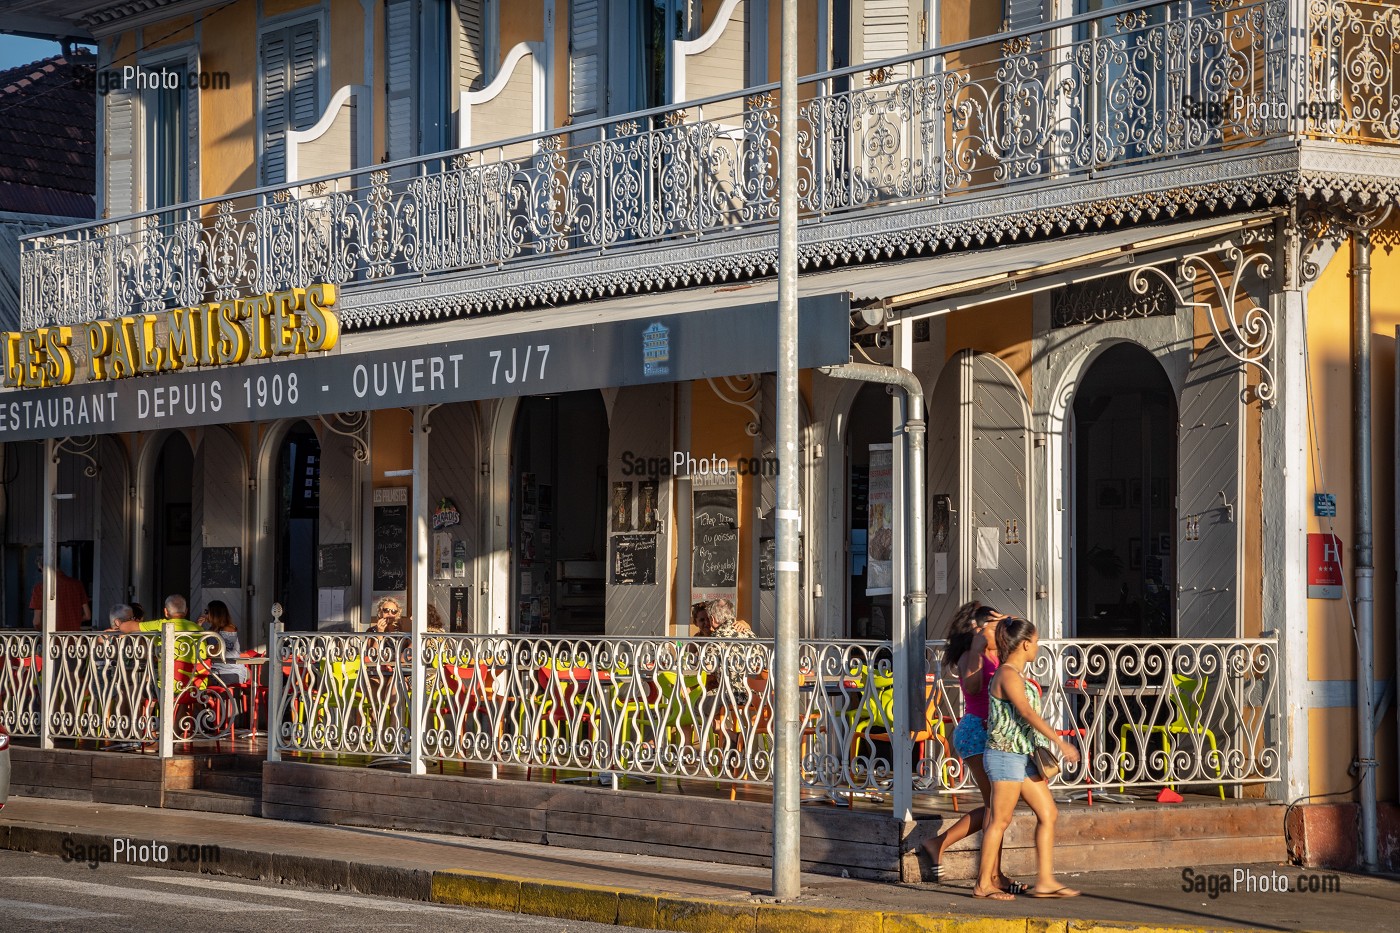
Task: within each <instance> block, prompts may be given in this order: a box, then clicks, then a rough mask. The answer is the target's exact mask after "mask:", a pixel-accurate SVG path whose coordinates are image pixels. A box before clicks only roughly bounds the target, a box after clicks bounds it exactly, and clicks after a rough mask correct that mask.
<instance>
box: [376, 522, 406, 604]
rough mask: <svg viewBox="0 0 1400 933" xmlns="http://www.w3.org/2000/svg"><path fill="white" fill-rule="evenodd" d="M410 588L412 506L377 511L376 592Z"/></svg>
mask: <svg viewBox="0 0 1400 933" xmlns="http://www.w3.org/2000/svg"><path fill="white" fill-rule="evenodd" d="M407 588H408V506H406V505H376V506H375V507H374V589H375V591H376V592H383V591H402V590H405V589H407Z"/></svg>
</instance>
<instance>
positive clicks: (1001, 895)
mask: <svg viewBox="0 0 1400 933" xmlns="http://www.w3.org/2000/svg"><path fill="white" fill-rule="evenodd" d="M972 896H973V897H975V898H978V899H979V900H988V901H1014V900H1016V898H1015V897H1014V896H1013V895H1010V894H1007V893H1006V892H1005V891H1003V890H1001V889H1000V888H992V889H991V890H990V891H984V890H982V889H980V888H977V887H974V888H973V889H972Z"/></svg>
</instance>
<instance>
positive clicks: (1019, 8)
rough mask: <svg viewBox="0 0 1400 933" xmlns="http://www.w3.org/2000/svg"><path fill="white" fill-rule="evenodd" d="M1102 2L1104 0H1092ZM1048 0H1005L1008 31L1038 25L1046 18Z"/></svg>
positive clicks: (1004, 17)
mask: <svg viewBox="0 0 1400 933" xmlns="http://www.w3.org/2000/svg"><path fill="white" fill-rule="evenodd" d="M1090 2H1102V0H1090ZM1045 3H1046V0H1003V4H1002V12H1003V16H1002V22H1004V23H1005V24H1006V29H1007V31H1008V32H1011V31H1015V30H1017V29H1028V28H1030V27H1031V26H1038V25H1040V24H1041V23H1042V22H1044V20H1045Z"/></svg>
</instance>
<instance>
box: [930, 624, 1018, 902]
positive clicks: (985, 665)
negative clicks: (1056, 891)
mask: <svg viewBox="0 0 1400 933" xmlns="http://www.w3.org/2000/svg"><path fill="white" fill-rule="evenodd" d="M1004 618H1006V617H1005V616H1003V615H1002V614H1001V613H1000V612H997V611H996V610H995V609H993V608H992V607H991V606H984V605H982V604H981V603H979V602H975V601H974V602H970V603H964V604H963V605H961V606H959V607H958V611H957V613H956V614H955V615H954V616H953V621H952V623H951V624H950V625H949V626H948V636H947V641H946V643H945V645H944V648H943V668H944V670H948V671H953V672H954V673H956V674H957V676H958V684H959V685H960V686H961V687H962V695H963V717H962V719H960V720H958V726H957V728H956V729H954V730H953V748H954V749H955V750H956V751H957V753H958V757H960V758H961V759H962V760H963V762H964V764H966V765H967V770H968V772H969V773H971V774H972V780H973V781H974V782H975V783H976V784H977V789H978V791H980V792H981V794H982V806H980V807H978V808H977V809H975V810H972V811H970V812H968V813H965V814H963V816H962V818H961V819H960V820H958V821H957V822H956V823H954V824H953V825H952V826H950V827H948V828H947V829H945V830H944V831H943V832H941V833H939V834H938V835H937V836H934V837H933V838H931V839H928V840H925V842H924V850H925V851H926V852H928V854H929V858H931V859H932V860H933V877H932V879H931V880H933V881H942V880H943V853H944V852H946V851H947V850H948V847H949V846H951V845H952V844H953V843H955V842H957V841H958V840H960V839H966V838H967V837H968V836H971V835H972V834H973V833H980V832H981V831H982V822H983V820H984V819H985V818H986V815H987V803H988V802H989V800H990V799H991V793H992V785H991V782H990V781H988V780H987V769H986V768H985V767H983V765H982V753H983V752H985V751H986V750H987V714H988V700H987V685H988V684H989V683H990V682H991V679H992V675H993V674H995V673H996V669H997V667H998V665H999V664H1000V663H1001V662H1000V660H999V659H998V657H997V642H996V629H997V623H998V622H999V621H1000V620H1002V619H1004ZM995 875H996V879H997V885H998V886H999V887H1000V888H1001V889H1002V890H1003V891H1009V892H1010V893H1012V894H1023V893H1025V889H1026V886H1025V885H1023V884H1021V883H1020V882H1015V881H1010V880H1008V879H1007V878H1006V877H1005V876H1003V875H1002V874H1001V863H1000V862H998V863H997V865H996V870H995Z"/></svg>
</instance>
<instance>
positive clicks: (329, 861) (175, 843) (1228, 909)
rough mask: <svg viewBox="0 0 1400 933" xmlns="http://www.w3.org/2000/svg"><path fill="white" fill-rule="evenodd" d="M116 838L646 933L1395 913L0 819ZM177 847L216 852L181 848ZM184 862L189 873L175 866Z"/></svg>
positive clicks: (1365, 886)
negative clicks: (782, 894) (779, 877)
mask: <svg viewBox="0 0 1400 933" xmlns="http://www.w3.org/2000/svg"><path fill="white" fill-rule="evenodd" d="M117 838H121V839H130V840H133V841H135V842H138V843H139V842H157V843H161V844H164V845H166V846H168V847H169V850H170V855H169V860H168V861H167V862H165V863H158V862H155V861H152V862H149V863H148V864H150V865H151V867H161V868H178V869H185V870H190V871H204V872H211V873H218V874H225V875H231V876H234V877H240V878H250V879H263V880H272V881H281V882H285V883H293V884H304V885H310V886H316V887H323V888H331V889H338V890H354V891H358V892H361V893H364V894H373V895H384V896H392V897H404V898H411V899H416V900H432V901H437V902H441V903H449V904H471V905H474V906H479V907H489V908H492V909H497V910H506V911H512V912H521V913H530V914H537V915H541V916H552V917H561V918H564V919H577V920H591V921H598V922H603V923H616V924H620V925H626V926H637V927H644V928H650V929H658V930H695V931H709V930H714V931H723V933H729V931H744V930H750V931H755V933H758V931H769V930H772V931H778V930H813V929H821V930H822V931H823V933H836V931H872V933H897V931H898V933H903V931H945V930H947V931H952V930H954V929H956V930H975V931H977V933H1003V931H1006V933H1010V931H1015V933H1032V931H1040V930H1050V931H1063V933H1069V931H1081V930H1083V931H1090V930H1094V931H1103V933H1109V931H1113V930H1124V929H1140V928H1142V927H1144V926H1147V927H1153V928H1157V929H1161V930H1199V929H1221V928H1230V929H1251V930H1258V929H1264V930H1335V931H1348V933H1350V931H1355V933H1370V931H1373V930H1377V929H1381V928H1383V927H1385V926H1386V925H1388V924H1390V923H1392V922H1393V920H1394V917H1395V915H1396V911H1397V909H1398V908H1400V883H1397V882H1396V881H1394V880H1388V879H1381V878H1367V877H1363V876H1357V875H1345V874H1344V875H1341V877H1340V887H1341V890H1340V892H1331V893H1301V892H1290V893H1244V892H1240V893H1235V892H1232V891H1229V890H1225V891H1223V892H1219V890H1218V888H1217V891H1218V896H1217V897H1215V898H1211V897H1210V896H1209V894H1207V893H1195V892H1191V893H1188V892H1185V891H1183V889H1182V888H1183V883H1182V877H1183V876H1182V871H1181V870H1180V869H1160V870H1149V871H1125V872H1097V873H1085V874H1079V875H1070V874H1064V875H1062V876H1061V880H1062V881H1064V882H1065V883H1067V884H1069V885H1071V886H1073V887H1076V888H1078V889H1080V890H1082V891H1083V892H1084V895H1083V896H1082V897H1078V898H1074V899H1070V900H1041V899H1031V898H1026V897H1021V898H1017V899H1016V900H1015V901H1014V902H1011V903H998V902H988V901H980V900H973V899H972V898H971V897H970V884H969V883H966V882H960V883H955V884H952V885H931V884H930V885H895V884H881V883H877V882H869V881H856V880H852V879H843V878H831V877H827V876H824V875H810V874H804V875H803V892H804V897H803V898H802V899H801V900H800V901H799V902H797V903H796V904H791V905H775V904H773V903H772V902H771V901H769V900H768V899H766V898H765V897H764V896H763V894H764V892H766V891H767V889H768V885H769V872H768V870H767V869H765V868H759V867H753V868H746V867H741V866H731V865H715V864H706V863H700V862H690V861H684V860H679V859H665V858H656V857H647V858H644V859H643V858H639V857H636V856H630V855H624V854H617V853H610V852H593V851H581V850H576V849H565V848H560V847H555V846H545V845H528V844H523V843H513V842H500V841H494V840H486V839H469V838H464V837H459V836H437V835H429V834H423V833H411V832H405V831H395V830H376V829H361V828H357V827H342V826H322V825H311V824H302V823H286V822H279V821H274V820H263V819H259V818H256V817H239V816H224V815H221V814H205V813H191V812H185V811H173V810H153V809H147V808H143V807H127V806H112V805H109V804H92V803H81V802H73V801H63V800H47V799H37V798H23V797H19V798H12V799H11V801H10V804H9V806H8V807H6V808H5V810H4V811H3V813H0V848H7V849H15V850H20V851H30V852H37V853H41V854H47V855H54V856H60V857H61V856H63V855H64V854H65V853H66V854H68V855H69V857H70V858H71V857H72V856H73V855H74V854H75V853H78V852H79V849H78V848H77V847H83V849H82V853H84V854H86V853H90V852H96V851H102V850H100V849H94V848H93V847H94V846H103V845H105V846H107V847H108V848H107V849H106V852H110V851H111V848H110V847H111V843H112V840H114V839H117ZM188 846H196V847H204V846H217V847H218V849H217V852H214V851H213V850H208V849H206V850H204V851H203V852H202V853H199V852H198V850H197V849H196V850H190V849H182V848H177V847H188ZM181 857H185V858H188V859H189V861H186V862H184V863H183V864H182V863H180V862H179V861H178V859H180V858H181ZM106 858H107V859H108V860H110V855H107V856H106ZM1235 868H1240V869H1247V870H1251V871H1253V873H1254V875H1255V876H1256V877H1258V876H1265V875H1270V874H1271V873H1273V872H1278V873H1279V874H1281V875H1283V876H1285V877H1286V878H1288V879H1289V880H1290V882H1291V881H1292V880H1293V879H1295V878H1296V877H1297V876H1299V875H1300V874H1303V873H1304V872H1303V870H1302V869H1297V868H1291V867H1286V866H1279V865H1261V866H1229V867H1219V866H1217V867H1210V868H1205V867H1203V868H1202V869H1199V872H1200V873H1203V874H1210V875H1219V874H1225V875H1229V873H1230V872H1231V871H1232V870H1233V869H1235ZM96 870H100V865H99V866H98V868H97V869H96ZM1309 874H1316V873H1313V872H1309ZM1320 874H1329V873H1320ZM1027 880H1029V879H1027ZM1073 918H1092V919H1091V920H1084V919H1073Z"/></svg>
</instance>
